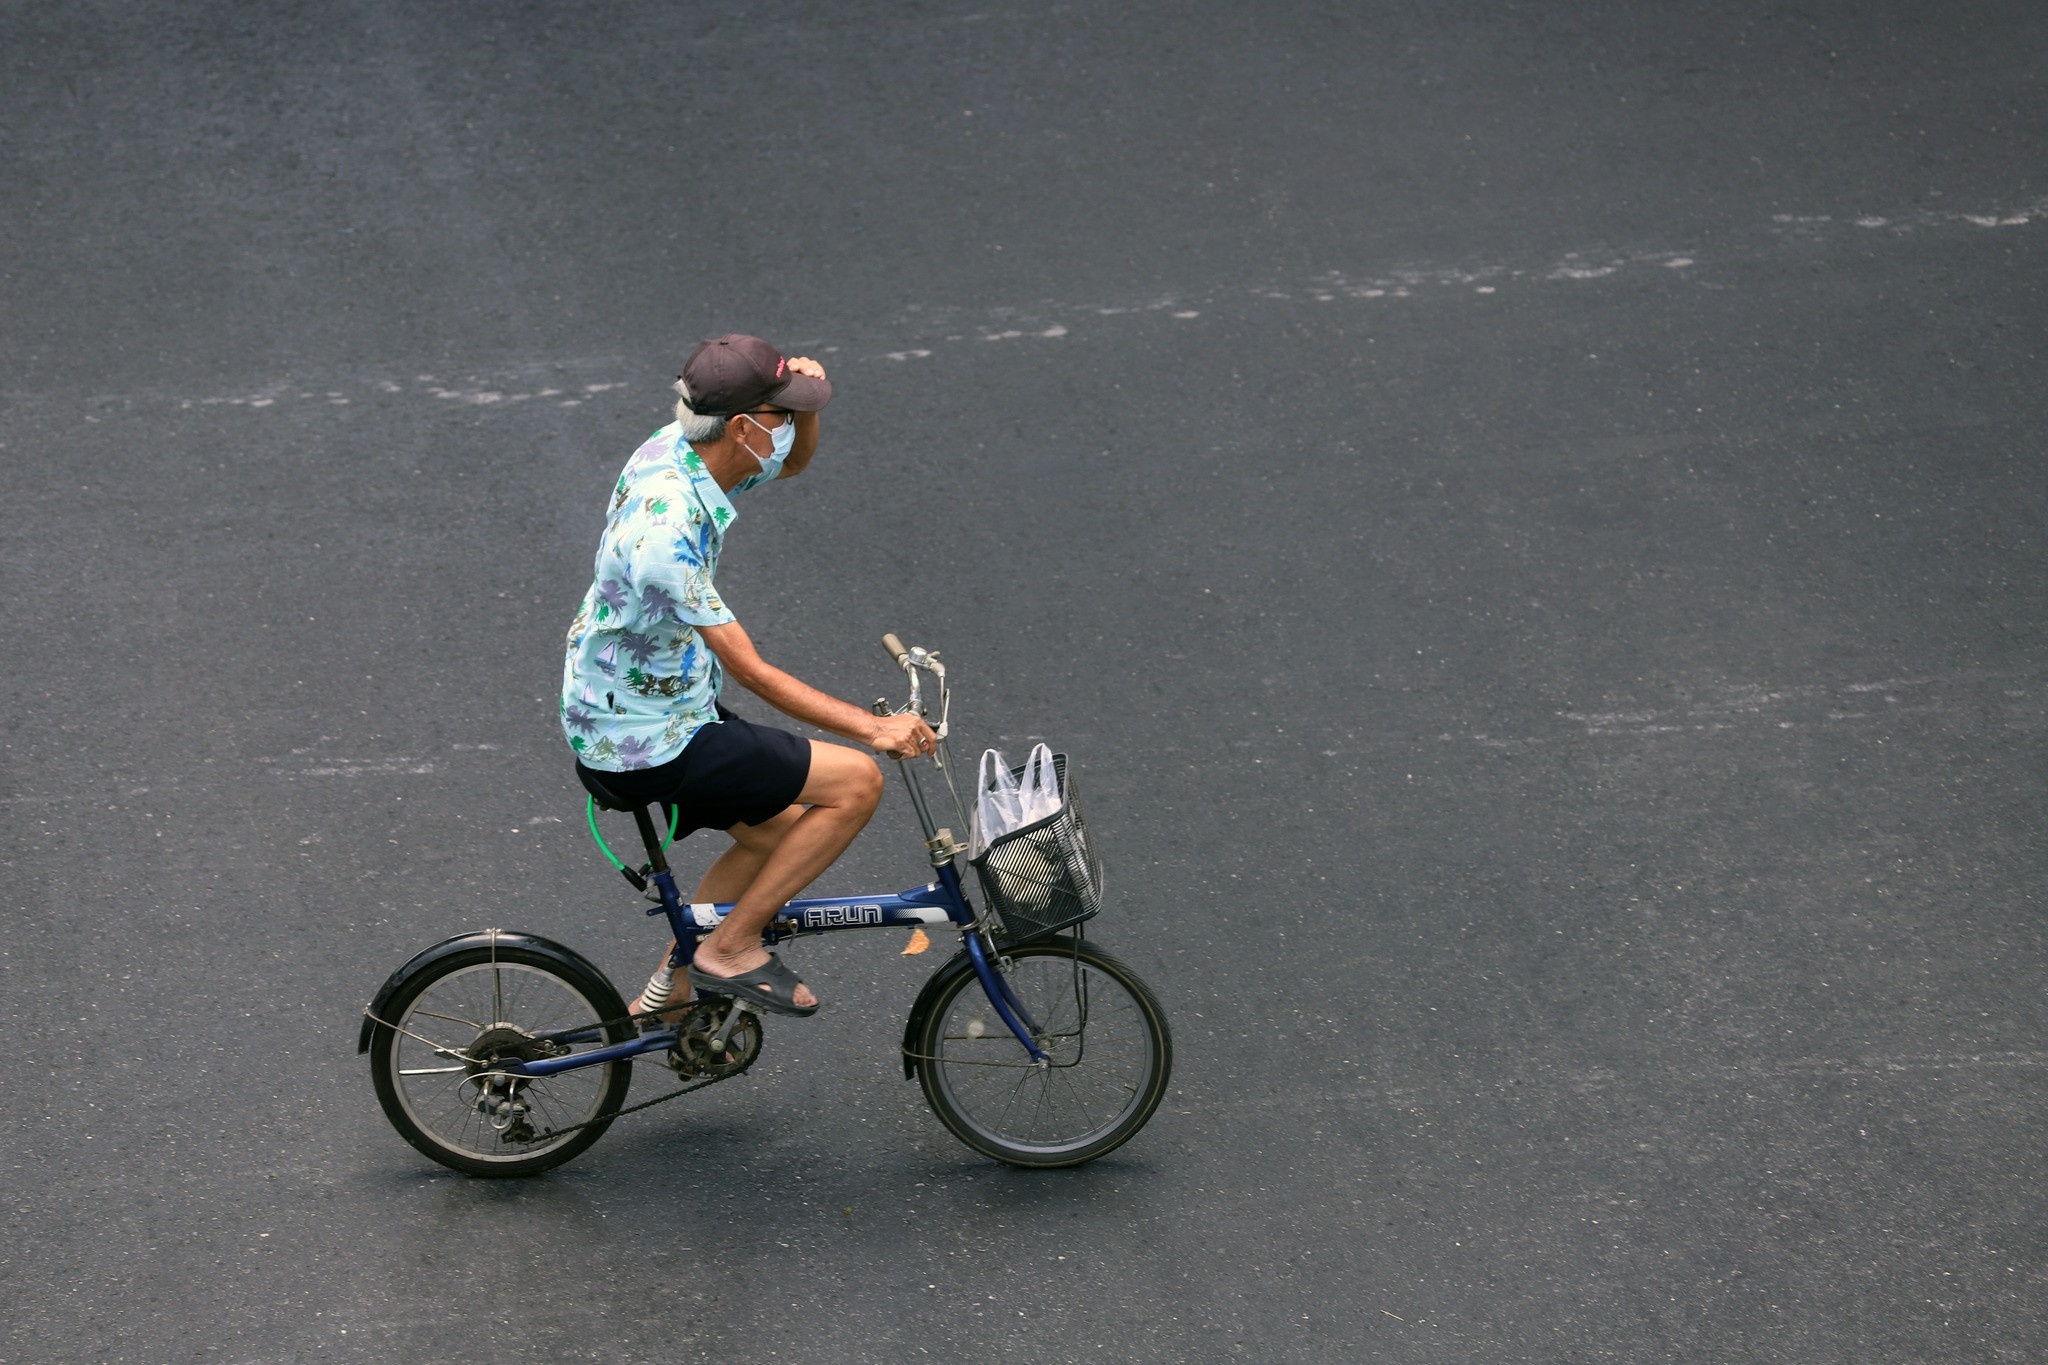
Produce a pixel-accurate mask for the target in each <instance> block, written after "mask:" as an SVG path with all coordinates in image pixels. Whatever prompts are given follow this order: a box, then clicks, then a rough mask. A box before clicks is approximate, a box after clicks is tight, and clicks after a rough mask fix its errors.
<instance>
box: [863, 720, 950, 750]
mask: <svg viewBox="0 0 2048 1365" xmlns="http://www.w3.org/2000/svg"><path fill="white" fill-rule="evenodd" d="M938 742H939V737H938V736H937V735H935V734H933V733H932V727H931V726H929V725H926V724H925V723H924V720H923V718H922V717H920V716H911V715H902V716H877V717H875V732H874V734H873V735H871V736H870V737H869V739H868V747H869V748H870V749H873V750H874V751H875V752H877V753H883V754H887V755H889V757H891V758H923V757H924V756H925V755H926V754H928V753H930V752H931V751H932V748H933V746H934V745H936V744H937V743H938Z"/></svg>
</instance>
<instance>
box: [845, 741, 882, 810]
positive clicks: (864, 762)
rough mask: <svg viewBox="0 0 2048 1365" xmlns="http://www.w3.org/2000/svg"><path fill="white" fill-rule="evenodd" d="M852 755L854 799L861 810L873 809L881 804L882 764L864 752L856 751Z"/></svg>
mask: <svg viewBox="0 0 2048 1365" xmlns="http://www.w3.org/2000/svg"><path fill="white" fill-rule="evenodd" d="M848 752H849V753H851V752H852V751H851V750H849V751H848ZM853 757H854V764H853V765H852V768H853V774H854V777H853V789H854V799H855V801H856V802H857V803H858V804H859V806H860V808H861V809H862V810H865V811H873V810H874V808H875V807H876V806H879V805H881V804H882V785H883V783H882V765H881V764H879V763H877V762H875V760H874V759H872V758H870V757H868V756H867V755H866V754H861V753H856V754H854V755H853Z"/></svg>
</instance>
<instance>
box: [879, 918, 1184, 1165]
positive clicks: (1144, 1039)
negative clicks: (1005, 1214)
mask: <svg viewBox="0 0 2048 1365" xmlns="http://www.w3.org/2000/svg"><path fill="white" fill-rule="evenodd" d="M998 962H999V964H1000V967H1001V970H1003V971H1004V973H1005V974H1006V976H1007V977H1008V980H1009V982H1010V988H1011V990H1013V991H1015V992H1016V993H1017V994H1018V996H1019V998H1020V999H1021V1000H1022V1002H1023V1004H1024V1007H1025V1008H1026V1009H1027V1010H1028V1011H1030V1013H1031V1015H1032V1016H1033V1018H1034V1019H1035V1020H1036V1022H1037V1023H1038V1024H1039V1026H1040V1029H1039V1034H1038V1038H1037V1041H1038V1044H1039V1046H1040V1047H1041V1048H1042V1049H1044V1050H1045V1052H1046V1053H1047V1054H1048V1055H1049V1056H1050V1058H1051V1059H1052V1060H1051V1065H1050V1066H1047V1067H1042V1068H1041V1067H1038V1066H1037V1065H1035V1064H1033V1063H1032V1062H1030V1060H1029V1059H1028V1058H1027V1057H1025V1055H1024V1052H1023V1049H1022V1048H1021V1047H1019V1046H1018V1044H1017V1040H1016V1038H1015V1036H1014V1035H1012V1034H1011V1033H1010V1031H1009V1029H1008V1027H1007V1026H1005V1025H1004V1024H1003V1023H1002V1022H1001V1020H1000V1019H999V1018H998V1017H997V1016H996V1014H995V1011H994V1010H993V1009H992V1008H991V1007H990V1005H989V1003H988V999H987V997H986V996H985V995H984V994H983V993H982V991H981V982H980V978H979V977H977V976H976V975H975V974H974V968H973V966H972V964H971V963H969V962H968V961H967V959H966V958H965V957H964V956H963V957H960V958H957V959H955V960H954V961H953V962H952V963H949V964H948V965H947V966H946V967H945V968H942V969H941V975H940V977H939V978H937V979H935V980H934V981H933V983H932V990H931V993H930V994H929V996H928V1001H929V1007H928V1008H927V1009H926V1011H925V1013H924V1015H923V1018H922V1020H921V1021H920V1022H919V1024H918V1026H917V1027H916V1028H915V1029H914V1031H913V1037H912V1039H911V1042H912V1045H913V1046H914V1048H915V1052H916V1058H917V1075H918V1082H919V1084H920V1085H921V1086H922V1088H923V1090H924V1096H925V1100H926V1102H927V1103H929V1104H930V1105H931V1107H932V1112H933V1113H934V1114H936V1115H937V1116H938V1119H939V1122H941V1123H942V1124H944V1125H945V1126H946V1129H947V1131H949V1132H951V1133H952V1134H953V1136H955V1137H957V1138H959V1139H960V1141H962V1142H964V1143H966V1144H967V1145H968V1146H969V1147H971V1148H973V1149H974V1150H975V1151H977V1152H980V1153H981V1154H982V1155H984V1156H990V1157H994V1158H995V1159H996V1160H998V1161H1003V1162H1007V1163H1009V1164H1010V1165H1012V1166H1022V1167H1027V1168H1032V1169H1050V1168H1056V1167H1063V1166H1079V1165H1081V1164H1083V1163H1084V1162H1089V1161H1093V1160H1095V1159H1096V1158H1097V1157H1100V1156H1103V1155H1104V1154H1106V1153H1108V1152H1112V1151H1115V1150H1116V1149H1117V1148H1118V1147H1121V1146H1122V1145H1123V1144H1124V1143H1126V1142H1128V1141H1129V1140H1130V1139H1131V1137H1132V1136H1133V1135H1135V1134H1136V1133H1137V1132H1138V1130H1139V1129H1141V1128H1143V1127H1144V1126H1145V1124H1146V1122H1147V1121H1148V1120H1149V1119H1151V1117H1152V1114H1153V1112H1154V1111H1155V1110H1157V1109H1158V1107H1159V1101H1160V1100H1161V1099H1162V1098H1164V1097H1165V1094H1166V1087H1167V1083H1168V1081H1169V1079H1170V1078H1171V1076H1172V1072H1173V1035H1172V1032H1171V1030H1170V1029H1169V1028H1168V1027H1167V1023H1166V1013H1165V1011H1164V1010H1163V1009H1161V1008H1160V1005H1159V1000H1158V997H1157V996H1155V995H1153V993H1152V990H1151V988H1150V987H1149V986H1147V985H1146V984H1145V983H1144V981H1143V980H1142V979H1140V978H1139V976H1138V974H1137V973H1136V972H1134V971H1132V970H1131V969H1130V967H1128V966H1127V965H1125V964H1124V963H1123V962H1122V961H1121V960H1120V959H1118V958H1116V957H1114V956H1112V955H1111V954H1109V953H1106V952H1104V951H1103V950H1102V949H1100V948H1097V947H1095V946H1094V945H1093V944H1090V943H1086V942H1082V941H1080V940H1077V939H1071V938H1056V939H1045V940H1040V941H1038V942H1034V943H1027V944H1023V945H1020V946H1018V947H1016V948H1012V949H1009V950H1008V951H1005V952H1001V953H999V954H998ZM1091 1053H1092V1057H1091ZM1098 1114H1101V1115H1104V1116H1105V1117H1100V1118H1098V1117H1097V1115H1098Z"/></svg>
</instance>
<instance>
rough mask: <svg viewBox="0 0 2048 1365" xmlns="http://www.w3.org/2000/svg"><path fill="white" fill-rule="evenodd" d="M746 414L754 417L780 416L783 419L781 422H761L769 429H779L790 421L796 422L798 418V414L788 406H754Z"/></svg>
mask: <svg viewBox="0 0 2048 1365" xmlns="http://www.w3.org/2000/svg"><path fill="white" fill-rule="evenodd" d="M745 415H746V416H748V417H754V418H761V417H780V418H781V419H782V421H780V422H762V423H761V426H762V427H764V428H765V429H767V430H769V431H779V430H781V429H782V427H784V426H785V425H787V424H788V423H790V422H794V421H795V420H796V414H795V413H793V412H791V411H789V410H788V409H787V408H754V409H753V410H751V411H749V412H748V413H746V414H745Z"/></svg>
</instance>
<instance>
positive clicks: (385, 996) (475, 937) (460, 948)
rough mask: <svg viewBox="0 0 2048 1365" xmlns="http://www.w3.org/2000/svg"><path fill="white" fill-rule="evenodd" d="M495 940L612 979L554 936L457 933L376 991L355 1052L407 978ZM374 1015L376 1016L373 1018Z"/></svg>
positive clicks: (413, 959) (363, 1045) (502, 931)
mask: <svg viewBox="0 0 2048 1365" xmlns="http://www.w3.org/2000/svg"><path fill="white" fill-rule="evenodd" d="M493 943H496V944H497V945H498V946H499V947H500V948H512V947H518V948H525V949H528V950H530V951H532V952H537V953H542V954H545V955H547V956H550V957H554V958H558V959H560V960H561V961H563V962H565V963H568V964H571V965H573V966H577V967H581V968H582V969H583V970H584V971H587V972H589V973H590V974H591V975H592V976H594V977H596V978H597V979H598V980H599V981H605V980H609V978H608V977H606V976H605V974H604V973H603V972H601V971H599V970H598V969H597V968H596V966H595V965H593V964H592V963H591V961H590V960H589V959H588V958H586V957H584V956H583V955H582V954H581V953H579V952H577V951H576V950H575V949H573V948H565V947H563V946H562V945H561V944H559V943H557V942H555V941H554V940H553V939H551V938H542V937H541V936H540V935H539V934H524V933H520V932H519V931H518V930H516V929H478V930H476V931H475V932H473V933H468V934H457V935H456V936H455V937H454V938H444V939H442V940H441V941H440V942H439V943H436V944H435V945H434V946H433V947H431V948H425V949H422V950H421V951H419V952H417V953H414V954H413V955H412V957H411V958H410V959H408V960H407V962H406V964H405V965H404V966H403V967H400V968H399V969H398V970H397V971H395V972H393V973H392V974H391V975H390V976H389V977H388V978H387V979H386V980H385V982H384V984H383V985H382V986H379V987H378V988H377V994H376V995H375V996H374V997H373V998H372V999H371V1000H370V1005H369V1008H368V1009H366V1010H365V1011H364V1012H363V1029H362V1032H361V1033H360V1034H358V1035H357V1037H356V1051H357V1052H358V1053H364V1052H368V1051H369V1050H370V1035H371V1034H372V1033H373V1032H374V1031H375V1030H376V1027H377V1019H381V1018H382V1017H383V1016H384V1007H385V1006H386V1005H388V1004H390V1003H391V998H392V997H393V996H395V995H397V994H398V988H399V987H400V986H402V985H404V984H405V981H406V979H407V978H408V977H410V976H411V975H412V974H413V973H414V972H417V971H420V970H421V969H423V968H426V967H430V966H432V965H433V964H434V963H436V962H439V961H440V960H441V959H442V958H444V957H452V956H454V955H455V954H456V953H466V952H468V951H469V950H471V949H472V948H488V947H490V946H491V944H493ZM372 1015H375V1016H377V1018H376V1019H373V1018H372V1017H371V1016H372Z"/></svg>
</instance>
